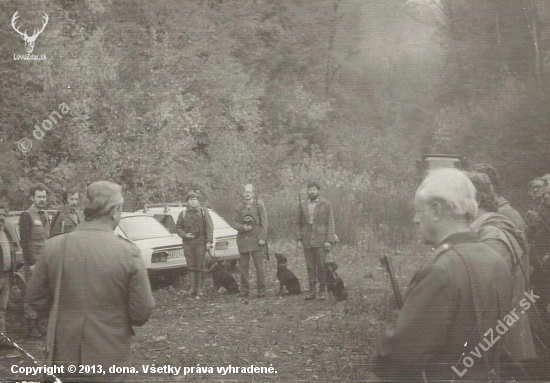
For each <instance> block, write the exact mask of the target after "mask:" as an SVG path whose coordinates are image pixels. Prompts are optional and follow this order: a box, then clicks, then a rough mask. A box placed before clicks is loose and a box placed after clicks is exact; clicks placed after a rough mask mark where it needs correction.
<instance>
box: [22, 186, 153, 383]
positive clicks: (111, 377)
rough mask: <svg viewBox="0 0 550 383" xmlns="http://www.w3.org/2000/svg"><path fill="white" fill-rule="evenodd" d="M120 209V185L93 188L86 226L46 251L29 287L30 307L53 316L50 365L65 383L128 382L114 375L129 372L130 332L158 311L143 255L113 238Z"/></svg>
mask: <svg viewBox="0 0 550 383" xmlns="http://www.w3.org/2000/svg"><path fill="white" fill-rule="evenodd" d="M123 203H124V198H123V197H122V191H121V188H120V186H119V185H117V184H115V183H112V182H108V181H99V182H94V183H92V184H91V185H90V186H88V188H87V189H86V194H85V198H84V216H85V221H84V222H82V223H80V224H79V225H78V226H77V227H75V229H74V230H73V231H72V232H70V233H68V234H60V235H56V236H55V237H53V238H50V239H48V240H47V241H46V242H45V243H44V247H43V250H42V253H41V255H40V257H39V258H38V261H37V263H36V269H35V272H34V274H33V276H32V278H31V280H30V282H29V285H28V288H27V294H28V296H29V303H30V304H31V305H33V307H35V309H49V312H50V320H49V324H48V337H47V340H46V351H47V359H46V361H45V363H47V364H49V365H52V366H57V367H58V368H59V367H63V369H62V371H61V373H60V374H57V373H56V375H57V376H58V377H59V378H60V379H61V380H62V381H63V382H69V381H70V382H74V381H79V382H82V381H88V382H90V381H91V382H99V381H101V382H107V381H109V382H110V381H121V380H123V379H124V378H125V376H124V375H122V374H121V373H118V372H116V371H113V370H112V369H110V368H111V367H126V366H128V364H129V363H130V358H131V354H132V337H133V335H135V333H134V330H133V327H134V326H142V325H143V324H145V323H146V322H147V321H148V320H149V317H150V316H151V314H152V312H153V309H154V307H155V300H154V298H153V293H152V292H151V286H150V284H149V278H148V276H147V269H146V268H145V265H144V263H143V259H142V257H141V254H140V250H139V248H138V247H137V246H136V245H135V244H134V243H133V242H132V241H130V240H128V239H126V238H122V237H121V236H119V235H117V234H115V233H114V229H115V228H116V227H117V225H118V223H119V221H120V216H121V213H122V205H123ZM71 366H73V367H75V371H72V370H71ZM77 366H88V367H93V370H92V369H91V368H90V369H87V370H86V371H83V369H81V368H80V369H79V368H76V367H77ZM90 370H92V371H90ZM83 373H85V374H83ZM34 380H38V379H34Z"/></svg>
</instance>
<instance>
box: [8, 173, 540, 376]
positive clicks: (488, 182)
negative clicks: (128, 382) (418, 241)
mask: <svg viewBox="0 0 550 383" xmlns="http://www.w3.org/2000/svg"><path fill="white" fill-rule="evenodd" d="M531 185H532V188H531V191H530V192H531V195H532V196H533V202H534V204H535V205H536V206H534V208H533V210H530V211H529V212H528V214H527V216H526V221H527V223H525V222H524V221H523V219H522V217H521V215H520V214H519V213H518V212H517V211H516V210H514V209H513V208H512V207H511V206H510V204H509V203H508V202H507V201H506V200H505V199H504V198H503V197H502V195H501V190H500V180H499V177H498V173H497V172H496V170H495V169H494V168H493V167H492V166H490V165H487V164H479V165H474V166H473V167H472V169H471V172H468V173H465V172H462V171H459V170H456V169H449V168H444V169H436V170H434V171H432V172H431V173H429V174H428V175H427V177H426V178H425V179H424V181H423V182H422V184H421V185H420V187H419V188H418V190H417V191H416V195H415V201H414V203H415V215H414V219H413V222H414V224H415V226H416V227H417V229H418V232H419V235H420V236H421V238H422V239H423V241H424V243H425V244H428V245H431V246H433V247H434V249H433V250H432V251H431V253H430V254H429V255H428V257H427V260H426V261H425V263H424V264H423V265H422V267H421V269H420V270H419V271H418V272H417V273H416V275H415V276H414V277H413V279H412V281H411V283H410V286H409V289H408V291H407V294H406V295H405V299H404V303H403V307H402V309H401V311H400V312H399V315H398V318H397V323H396V324H395V327H394V328H392V329H391V330H389V331H387V332H386V334H385V335H384V337H383V339H382V342H381V346H380V349H379V353H378V355H377V357H376V364H375V369H374V370H375V373H376V374H377V375H379V376H381V377H384V378H386V379H390V380H391V379H397V380H402V379H405V380H411V379H412V380H416V379H424V380H430V381H437V380H445V381H446V380H463V381H466V380H468V381H483V382H486V381H495V380H498V379H500V378H501V377H504V378H507V379H521V378H523V377H524V376H525V374H526V371H525V368H524V366H526V365H527V362H528V361H530V360H532V359H534V358H536V356H537V355H536V354H537V348H538V347H540V346H542V347H543V348H544V347H545V346H546V347H548V343H546V344H545V342H547V340H545V339H544V331H543V332H539V333H537V331H538V329H537V328H535V327H534V326H533V322H534V321H532V319H533V318H534V317H535V315H534V314H535V313H536V314H538V315H539V317H540V318H541V322H542V323H545V322H546V323H547V322H548V316H547V315H548V312H547V310H548V299H549V295H548V291H547V289H548V286H549V285H550V284H549V283H547V282H548V272H547V268H548V262H549V261H548V259H549V258H550V246H548V243H549V238H550V235H547V234H545V233H547V231H546V230H548V227H549V221H548V218H549V217H550V210H549V209H550V188H548V180H546V179H544V178H537V179H535V180H533V182H532V183H531ZM320 189H321V187H320V185H319V184H318V183H316V182H310V183H308V185H307V190H308V196H307V198H304V199H303V200H302V199H301V198H300V203H299V206H298V209H297V213H296V217H295V230H296V239H297V246H298V247H301V248H303V250H304V255H305V259H306V267H307V272H308V282H309V294H308V295H307V296H306V299H307V300H312V299H315V298H320V299H323V298H324V295H325V289H326V273H325V269H324V266H325V257H326V256H327V254H328V253H329V252H330V249H331V246H332V245H333V243H334V241H335V239H336V236H335V233H334V217H333V212H332V207H331V204H330V202H329V201H327V200H325V199H323V198H320V196H319V194H320ZM255 194H256V193H255V190H254V186H253V185H251V184H248V185H245V186H244V188H243V201H242V202H239V203H238V204H237V206H236V207H235V215H234V218H233V220H232V221H231V225H232V226H233V227H234V228H235V229H236V230H237V231H238V236H237V245H238V249H239V253H240V256H241V258H240V260H241V295H242V296H248V294H249V291H250V286H249V281H248V274H249V263H250V259H252V260H253V262H254V265H255V268H256V274H257V286H256V288H257V296H258V297H259V298H262V297H265V294H266V291H265V289H266V286H265V267H264V250H265V247H266V245H267V243H266V242H267V228H268V222H267V214H266V207H265V204H264V203H263V202H262V201H261V200H259V199H258V198H257V197H256V195H255ZM46 198H47V192H46V189H45V188H44V187H43V186H39V187H35V188H33V189H32V190H31V200H32V206H31V207H30V208H29V209H28V210H27V211H25V212H24V213H22V214H21V216H20V233H21V247H22V249H23V255H24V261H25V267H26V268H27V270H26V272H27V273H28V275H29V277H30V275H31V274H32V277H30V281H29V284H28V288H27V294H26V297H25V300H24V310H25V318H26V320H27V323H28V327H29V334H30V335H31V336H39V334H38V333H39V331H38V330H37V325H36V320H37V314H36V312H37V311H39V312H42V310H46V309H49V312H50V314H49V315H50V320H49V323H48V331H47V334H48V337H47V341H46V346H47V351H48V362H50V363H54V364H56V365H69V364H74V365H104V366H107V365H109V366H110V365H113V364H114V365H124V364H125V363H127V361H128V357H129V355H130V343H131V336H132V334H133V330H132V326H139V325H142V324H144V323H145V322H147V320H148V319H149V317H150V315H151V313H152V311H153V309H154V306H155V301H154V299H153V296H152V293H151V288H150V285H149V280H148V277H147V271H146V269H145V266H144V263H143V260H142V259H141V256H140V252H139V249H138V248H137V247H136V246H135V245H134V244H133V243H132V242H131V241H128V240H126V239H123V238H121V237H119V236H117V235H116V234H115V233H114V229H115V228H116V226H117V225H118V222H119V220H120V215H121V211H122V203H123V198H122V194H121V189H120V186H118V185H116V184H113V183H110V182H106V181H101V182H94V183H92V184H91V185H89V186H88V188H87V190H86V194H85V198H84V201H83V208H84V209H83V210H84V211H83V214H82V212H80V211H79V210H77V209H76V206H77V204H78V193H77V192H76V191H74V190H70V191H67V192H66V193H65V194H64V196H63V199H64V207H63V208H62V209H61V211H60V212H59V213H58V214H56V215H55V216H54V217H53V218H52V219H51V222H50V219H49V218H48V215H47V214H46V212H45V211H44V208H45V205H46ZM187 203H188V204H187V209H186V210H185V212H182V213H181V214H180V217H178V220H177V225H176V226H177V233H178V234H179V235H180V237H182V241H183V249H184V254H185V257H186V260H187V264H188V267H189V271H190V282H191V283H190V288H189V290H188V294H190V295H201V294H202V274H201V272H202V270H203V269H204V261H205V259H204V257H205V254H206V252H207V251H208V250H209V249H210V248H211V247H212V243H213V237H212V235H213V224H212V219H211V217H210V215H209V214H208V209H203V208H202V207H201V206H200V202H199V196H198V195H197V194H195V193H189V194H188V195H187ZM4 213H5V212H4V211H2V210H0V325H3V323H4V322H3V320H4V313H5V306H6V305H5V303H6V302H7V292H6V291H9V285H8V282H6V280H7V275H8V274H9V270H10V268H11V267H12V266H13V255H14V249H13V247H12V245H11V244H12V243H13V242H12V241H11V239H10V238H9V234H8V232H7V231H5V230H4V228H3V224H4ZM58 233H64V234H66V235H55V234H58ZM52 235H54V236H53V237H52V238H50V239H49V240H46V239H48V238H49V237H51V236H52ZM528 243H531V251H528V249H529V245H528ZM34 264H35V266H34V270H33V271H32V273H31V271H30V266H32V265H34ZM27 280H29V279H27ZM545 289H546V290H545ZM545 328H546V329H547V327H545ZM0 330H1V331H2V333H4V332H5V327H3V328H0ZM501 330H502V331H501ZM37 334H38V335H37ZM546 334H548V332H546ZM501 336H502V339H501ZM2 346H8V345H6V342H5V340H4V341H2V343H0V347H2ZM107 375H108V374H107ZM69 376H70V375H69ZM80 377H81V376H80ZM106 378H107V377H106V376H102V380H103V379H106ZM111 378H113V379H115V378H117V379H118V378H120V376H111ZM90 379H92V380H93V377H90Z"/></svg>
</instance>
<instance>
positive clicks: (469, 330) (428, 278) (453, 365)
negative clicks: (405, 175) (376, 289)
mask: <svg viewBox="0 0 550 383" xmlns="http://www.w3.org/2000/svg"><path fill="white" fill-rule="evenodd" d="M414 203H415V215H414V224H415V226H416V227H417V229H418V231H419V233H420V234H421V237H422V240H423V242H424V243H425V244H427V245H431V246H434V247H435V249H433V250H432V251H431V252H430V253H429V254H428V256H427V260H426V261H425V263H424V264H423V265H422V267H421V268H420V270H419V271H418V272H417V273H416V275H415V276H414V277H413V279H412V281H411V283H410V285H409V288H408V290H407V293H406V295H405V298H404V303H403V308H402V309H401V311H400V312H399V316H398V318H397V323H396V324H395V327H394V328H392V329H391V330H388V331H387V332H386V333H385V335H384V336H383V339H382V342H381V346H380V349H379V353H378V355H377V357H376V362H375V373H376V374H377V375H378V376H379V377H383V378H385V379H387V380H392V379H393V380H399V381H403V380H406V381H413V380H417V381H418V380H421V379H427V380H428V381H437V380H442V381H448V380H456V381H483V382H487V381H496V380H498V379H499V364H500V360H499V359H500V354H501V345H502V343H503V342H502V341H499V338H500V335H499V333H497V330H498V329H499V328H498V327H497V326H498V325H499V323H501V322H499V320H502V319H503V318H504V317H505V316H506V315H507V314H509V313H510V302H511V294H512V276H511V274H510V271H509V270H508V267H507V265H506V262H505V261H504V260H503V259H502V257H501V256H500V255H499V254H497V253H496V252H495V251H494V250H492V249H491V248H489V247H488V246H486V245H484V244H482V243H481V242H480V241H479V239H478V238H477V237H476V235H475V234H474V233H472V232H471V231H470V223H471V222H472V221H473V219H474V218H475V217H476V214H477V202H476V190H475V188H474V186H473V185H472V183H471V181H470V180H469V179H468V177H466V175H465V174H464V173H463V172H461V171H459V170H456V169H450V168H444V169H436V170H434V171H432V172H431V173H430V174H428V176H427V177H426V179H425V180H424V181H423V182H422V184H421V185H420V187H419V188H418V190H417V192H416V196H415V201H414Z"/></svg>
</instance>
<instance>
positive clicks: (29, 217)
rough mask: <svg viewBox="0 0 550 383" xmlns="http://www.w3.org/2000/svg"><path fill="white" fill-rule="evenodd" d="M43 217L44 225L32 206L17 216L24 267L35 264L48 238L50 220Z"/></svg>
mask: <svg viewBox="0 0 550 383" xmlns="http://www.w3.org/2000/svg"><path fill="white" fill-rule="evenodd" d="M45 216H46V224H45V225H44V224H43V223H42V221H41V219H40V216H39V214H38V210H37V209H36V207H35V206H34V205H33V206H31V207H30V209H28V210H26V211H24V212H23V213H21V215H20V216H19V235H20V237H21V240H20V241H19V242H20V245H21V249H22V250H23V260H24V261H25V264H26V265H29V266H32V265H34V264H35V263H36V260H37V258H38V256H39V255H40V251H41V250H42V246H43V245H44V242H45V241H46V239H48V238H49V237H50V219H49V217H48V214H46V213H45Z"/></svg>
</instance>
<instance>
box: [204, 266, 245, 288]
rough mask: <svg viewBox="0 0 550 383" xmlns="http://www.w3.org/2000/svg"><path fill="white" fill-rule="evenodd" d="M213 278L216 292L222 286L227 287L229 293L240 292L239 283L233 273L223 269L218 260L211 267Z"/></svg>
mask: <svg viewBox="0 0 550 383" xmlns="http://www.w3.org/2000/svg"><path fill="white" fill-rule="evenodd" d="M210 272H211V273H212V280H213V281H214V290H216V292H217V291H218V290H219V289H220V287H225V289H226V290H227V293H228V294H237V293H238V292H239V284H238V283H237V281H236V280H235V278H233V276H232V275H231V274H229V273H228V272H227V271H225V270H224V269H222V268H221V267H220V266H219V265H218V263H217V262H214V264H213V265H212V266H211V267H210Z"/></svg>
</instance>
